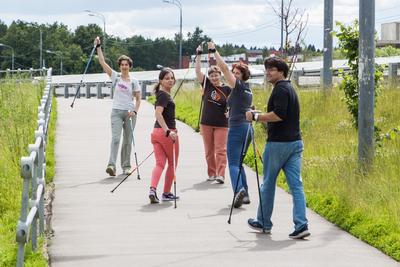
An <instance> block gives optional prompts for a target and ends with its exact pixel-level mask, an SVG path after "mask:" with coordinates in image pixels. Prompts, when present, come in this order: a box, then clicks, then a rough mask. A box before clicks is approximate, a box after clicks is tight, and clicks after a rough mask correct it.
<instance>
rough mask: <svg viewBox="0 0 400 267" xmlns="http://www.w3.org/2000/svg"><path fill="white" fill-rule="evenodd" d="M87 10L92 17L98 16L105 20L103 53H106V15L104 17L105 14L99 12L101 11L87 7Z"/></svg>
mask: <svg viewBox="0 0 400 267" xmlns="http://www.w3.org/2000/svg"><path fill="white" fill-rule="evenodd" d="M85 12H87V13H88V15H89V16H92V17H98V18H100V19H101V20H102V21H103V48H104V50H103V54H104V55H105V54H106V17H104V15H103V14H101V13H99V12H95V11H91V10H88V9H86V10H85Z"/></svg>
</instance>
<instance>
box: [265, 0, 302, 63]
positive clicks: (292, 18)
mask: <svg viewBox="0 0 400 267" xmlns="http://www.w3.org/2000/svg"><path fill="white" fill-rule="evenodd" d="M276 3H277V4H276V5H272V4H271V3H270V5H271V7H272V9H273V10H274V13H275V14H276V15H277V17H278V18H279V19H280V20H281V19H283V32H284V44H283V55H282V56H283V57H284V58H285V57H287V56H288V55H290V54H291V55H296V54H297V53H298V52H299V51H297V49H295V48H298V47H300V42H301V40H302V39H303V38H304V35H305V32H304V31H305V29H306V27H307V23H308V13H306V12H305V10H303V9H300V8H294V7H293V5H292V4H293V0H288V2H287V3H285V1H283V13H282V12H281V10H280V9H279V10H278V9H276V8H275V6H279V7H280V6H281V3H278V2H276ZM292 36H293V37H292ZM291 48H294V49H291Z"/></svg>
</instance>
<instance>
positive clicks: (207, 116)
mask: <svg viewBox="0 0 400 267" xmlns="http://www.w3.org/2000/svg"><path fill="white" fill-rule="evenodd" d="M204 77H205V79H206V84H205V88H204V94H203V109H202V112H201V124H204V125H209V126H215V127H228V119H227V118H226V116H225V112H226V111H227V100H228V96H229V94H230V92H231V88H229V86H226V85H222V86H214V85H213V84H212V83H211V81H210V80H209V79H208V78H207V77H206V76H204ZM202 84H203V83H202Z"/></svg>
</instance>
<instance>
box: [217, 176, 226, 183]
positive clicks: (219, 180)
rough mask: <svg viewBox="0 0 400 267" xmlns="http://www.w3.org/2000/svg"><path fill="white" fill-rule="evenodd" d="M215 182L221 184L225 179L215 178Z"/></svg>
mask: <svg viewBox="0 0 400 267" xmlns="http://www.w3.org/2000/svg"><path fill="white" fill-rule="evenodd" d="M215 180H216V181H217V183H219V184H223V183H224V182H225V178H224V177H223V176H217V177H216V178H215Z"/></svg>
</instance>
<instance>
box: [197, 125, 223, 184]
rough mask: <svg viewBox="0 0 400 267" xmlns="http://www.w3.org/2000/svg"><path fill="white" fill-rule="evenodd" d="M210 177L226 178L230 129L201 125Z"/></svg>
mask: <svg viewBox="0 0 400 267" xmlns="http://www.w3.org/2000/svg"><path fill="white" fill-rule="evenodd" d="M200 131H201V135H202V136H203V143H204V151H205V154H206V161H207V173H208V176H209V177H210V176H222V177H225V167H226V142H227V141H226V140H227V138H228V128H226V127H214V126H208V125H204V124H201V125H200Z"/></svg>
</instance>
